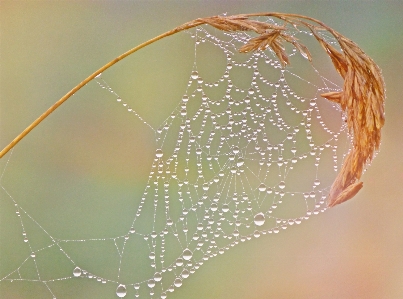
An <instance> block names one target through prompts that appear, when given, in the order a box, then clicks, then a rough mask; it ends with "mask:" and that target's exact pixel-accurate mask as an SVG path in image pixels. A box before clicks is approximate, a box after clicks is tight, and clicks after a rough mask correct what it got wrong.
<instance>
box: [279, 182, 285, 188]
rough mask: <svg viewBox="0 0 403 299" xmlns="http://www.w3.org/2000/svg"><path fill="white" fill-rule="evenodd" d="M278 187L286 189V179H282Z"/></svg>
mask: <svg viewBox="0 0 403 299" xmlns="http://www.w3.org/2000/svg"><path fill="white" fill-rule="evenodd" d="M278 187H279V188H280V189H284V188H285V182H284V181H281V182H280V184H278Z"/></svg>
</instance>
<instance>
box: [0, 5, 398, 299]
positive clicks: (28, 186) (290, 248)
mask: <svg viewBox="0 0 403 299" xmlns="http://www.w3.org/2000/svg"><path fill="white" fill-rule="evenodd" d="M263 11H278V12H289V13H299V14H303V15H307V16H311V17H314V18H317V19H319V20H321V21H323V22H325V23H326V24H327V25H330V26H331V27H333V28H334V29H336V30H337V31H339V32H341V33H343V34H344V35H346V36H347V37H349V38H351V39H352V40H354V41H355V42H357V43H358V45H359V46H360V47H361V48H362V49H363V50H364V51H365V52H366V53H367V54H369V55H370V56H371V57H372V58H373V59H374V60H375V61H376V62H377V63H378V65H379V66H380V67H381V68H382V70H383V75H384V78H385V81H386V84H387V97H388V98H387V104H386V125H385V128H384V131H383V142H382V148H381V152H380V153H379V155H378V157H377V158H376V159H375V160H374V162H373V164H372V165H371V167H370V168H369V170H368V171H367V173H365V175H364V177H363V181H364V189H363V190H362V191H360V193H359V194H358V195H357V196H356V197H355V198H354V199H353V200H350V201H349V202H347V203H344V204H342V205H340V206H338V207H336V208H334V209H331V210H329V211H327V212H326V213H323V214H321V215H319V216H317V217H313V218H312V219H310V220H309V221H307V222H304V223H303V224H302V225H300V226H298V227H293V228H292V229H289V230H287V231H284V232H282V233H281V234H279V235H273V236H266V237H264V238H259V239H255V240H252V241H249V242H246V243H243V244H240V245H238V246H236V247H235V248H233V249H231V250H229V251H228V252H227V253H226V254H224V255H223V256H221V257H219V258H216V259H213V260H212V261H209V262H207V263H205V265H203V266H202V267H201V268H200V269H199V270H198V271H197V272H196V273H195V274H193V275H191V276H190V277H189V278H188V279H186V280H185V282H184V284H183V286H182V287H181V288H179V289H177V290H176V291H175V292H174V293H173V294H171V296H170V297H169V298H220V299H221V298H232V299H235V298H403V201H402V199H403V184H402V182H403V158H402V156H401V153H402V148H403V120H402V117H401V116H400V113H401V111H402V110H403V104H402V101H401V91H402V87H401V86H402V84H401V82H403V75H402V73H403V72H402V69H403V35H402V34H401V32H402V30H403V18H402V16H401V13H402V11H403V2H402V1H381V0H379V1H284V0H283V1H1V2H0V26H1V27H0V55H1V56H0V100H1V102H0V103H1V106H0V108H1V111H0V113H1V114H0V117H1V119H0V121H1V123H0V129H1V131H0V133H1V135H0V147H1V148H3V147H4V146H5V145H7V144H8V143H9V142H10V141H11V140H12V139H13V138H14V137H15V136H16V135H18V134H19V133H20V132H21V131H22V130H23V129H24V128H25V127H26V126H27V125H29V124H30V123H31V122H32V121H33V120H34V119H35V118H37V117H38V116H39V115H40V114H41V113H42V112H43V111H45V110H46V109H47V108H48V107H49V106H51V105H52V104H53V103H54V102H55V101H56V100H57V99H59V98H60V97H61V96H63V95H64V94H65V93H66V92H67V91H69V90H70V89H71V88H72V87H73V86H75V85H76V84H77V83H79V82H80V81H81V80H83V79H84V78H85V77H87V76H88V75H89V74H91V73H92V72H93V71H95V70H96V69H98V68H99V67H100V66H102V65H104V64H105V63H106V62H108V61H110V60H112V59H113V58H114V57H116V56H118V55H120V54H121V53H123V52H125V51H126V50H128V49H130V48H132V47H134V46H135V45H137V44H139V43H141V42H143V41H145V40H147V39H149V38H152V37H154V36H156V35H158V34H160V33H162V32H165V31H167V30H169V29H171V28H173V27H175V26H177V25H180V24H182V23H184V22H186V21H189V20H192V19H195V18H198V17H205V16H211V15H217V14H222V13H224V12H227V13H228V14H239V13H252V12H263ZM184 40H185V39H180V38H178V39H177V38H176V37H172V38H168V39H166V40H164V41H161V42H159V43H158V44H156V45H153V46H151V47H150V48H147V49H146V50H143V51H141V52H139V53H137V54H135V55H134V56H133V57H131V58H128V59H127V60H126V61H125V62H123V63H122V62H121V63H119V64H118V65H116V66H115V67H113V69H112V70H111V71H108V72H106V73H105V74H104V77H105V79H106V80H107V82H108V83H109V84H110V85H111V86H112V87H113V88H114V89H115V90H116V91H118V93H119V94H120V95H121V96H122V97H124V98H125V99H126V100H127V102H129V103H130V105H131V106H132V107H133V108H134V109H135V110H136V111H137V112H138V113H139V114H140V115H142V116H143V117H144V119H146V120H147V121H148V122H149V123H150V124H151V125H153V126H157V125H158V124H159V123H161V122H162V121H163V120H164V118H165V117H166V116H167V113H169V111H172V109H173V108H174V107H175V106H176V104H177V100H178V99H179V98H180V96H181V95H182V94H183V92H184V90H185V88H186V78H188V75H189V70H190V69H191V67H192V63H193V56H192V50H191V49H192V44H191V43H189V42H188V43H186V42H185V41H184ZM188 40H189V39H188ZM183 53H190V54H191V55H190V56H186V55H183ZM167 57H169V58H167ZM154 150H155V144H154V143H153V136H152V134H151V131H150V130H148V129H147V127H146V126H144V125H143V124H142V123H141V121H139V120H138V119H136V118H134V117H133V116H132V115H129V114H128V113H123V109H122V107H121V106H119V105H116V104H115V103H114V100H113V98H112V97H111V96H110V95H108V94H107V93H105V92H104V91H102V90H101V89H99V88H98V87H97V86H96V85H95V84H89V85H88V86H86V87H85V88H84V89H83V90H82V91H80V92H79V93H77V94H76V95H75V96H74V97H73V98H71V99H70V100H69V101H68V102H66V103H65V104H63V106H62V107H60V108H59V109H58V110H57V111H56V112H55V113H53V114H52V115H51V116H50V117H49V118H48V119H47V120H46V121H44V122H43V123H42V124H41V125H40V126H39V127H38V128H36V129H35V130H34V131H32V133H31V134H30V135H29V136H28V137H27V138H25V139H24V140H23V141H22V142H21V143H20V144H19V145H18V146H17V147H16V148H15V150H14V152H13V157H12V159H10V163H9V165H8V169H7V171H6V172H5V174H4V177H3V182H2V185H3V186H4V187H5V189H6V190H7V191H8V192H9V193H10V195H11V196H12V198H14V200H16V201H17V202H18V204H19V205H21V206H22V207H23V208H24V209H25V210H26V211H28V213H29V214H30V215H31V216H32V217H33V218H34V219H35V220H37V221H38V222H39V224H41V225H42V226H43V228H44V229H45V230H46V231H47V232H48V233H49V234H50V235H52V236H54V237H55V238H60V239H69V238H83V239H84V238H93V237H94V238H97V237H109V236H116V235H119V234H122V231H124V230H125V229H127V228H128V227H130V222H131V219H132V217H131V215H132V213H133V210H134V209H135V207H136V204H137V203H138V199H136V198H138V197H140V196H141V193H142V190H143V188H144V184H145V180H146V177H147V175H148V172H149V166H150V164H151V160H152V156H153V152H154ZM9 155H10V154H8V155H7V156H5V157H4V158H3V159H1V160H0V167H1V170H3V169H4V167H5V164H6V162H7V160H8V157H9ZM0 197H1V200H0V217H1V218H0V277H4V276H5V275H7V274H8V273H10V272H11V271H12V270H14V269H15V268H16V267H18V265H20V264H21V263H22V262H23V261H24V259H25V258H26V257H27V256H28V255H29V253H30V250H29V249H28V248H27V245H26V244H25V243H24V242H23V236H22V231H21V224H20V223H19V221H18V217H17V216H16V214H15V207H14V205H13V203H12V201H11V200H10V197H9V196H8V195H7V193H6V192H4V190H1V192H0ZM23 217H25V216H24V215H23ZM125 219H127V223H126V222H125V221H126V220H125ZM24 221H25V223H26V226H27V227H26V230H27V232H28V233H29V235H30V236H32V237H31V239H32V240H36V242H38V243H37V244H36V243H35V242H34V241H33V242H32V244H31V246H32V247H33V249H35V248H42V247H44V246H46V244H47V243H46V242H49V239H48V237H46V236H45V234H44V232H43V231H41V230H35V225H33V224H32V223H30V221H31V220H30V219H28V218H27V217H25V218H24ZM77 236H78V237H77ZM35 246H36V247H35ZM91 246H93V247H92V248H86V250H87V251H88V252H82V254H81V251H80V250H79V248H77V249H76V250H78V252H80V254H81V258H82V259H84V260H83V261H79V262H85V256H86V255H93V256H96V257H98V258H99V259H100V264H102V263H101V260H102V258H103V257H104V258H105V259H107V260H110V265H109V264H108V263H106V264H102V267H100V269H99V271H107V269H106V268H108V267H111V269H112V268H113V267H114V266H115V265H116V264H115V263H116V261H115V260H114V258H116V259H117V254H116V251H114V250H113V249H110V248H109V249H108V248H103V249H101V246H98V245H97V244H93V245H91ZM72 250H73V249H72ZM78 252H77V253H78ZM80 254H78V255H77V256H80ZM106 257H108V258H106ZM38 259H39V260H38V264H39V265H40V266H39V267H43V269H42V268H41V269H40V270H41V271H42V273H43V277H41V279H42V280H46V279H50V278H54V276H71V272H68V273H65V272H63V271H64V270H60V269H65V268H67V269H69V267H70V266H69V264H68V263H66V262H65V261H64V260H63V259H62V258H60V253H59V252H57V251H56V250H54V251H49V252H48V253H47V254H46V256H45V255H44V256H43V257H39V256H38ZM33 267H34V264H32V265H31V267H24V268H22V269H21V272H22V275H23V276H24V277H34V276H35V273H28V270H27V269H29V268H33ZM49 269H51V270H49ZM59 270H60V273H59V272H58V271H59ZM111 271H112V270H111ZM30 275H31V276H30ZM50 286H51V289H52V290H55V295H57V298H73V297H74V298H116V297H115V296H114V290H115V288H116V285H113V284H106V285H100V284H99V283H96V282H88V280H80V281H79V282H77V281H74V280H70V281H67V282H59V283H53V284H50ZM131 291H132V290H131ZM0 297H1V298H51V295H50V293H49V292H48V291H47V290H46V287H45V286H44V285H42V284H40V283H28V282H26V283H19V282H1V283H0ZM127 297H128V298H133V297H134V292H131V293H129V294H128V296H127Z"/></svg>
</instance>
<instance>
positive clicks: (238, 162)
mask: <svg viewBox="0 0 403 299" xmlns="http://www.w3.org/2000/svg"><path fill="white" fill-rule="evenodd" d="M243 164H244V160H243V158H239V159H238V161H237V162H236V166H238V167H241V166H242V165H243Z"/></svg>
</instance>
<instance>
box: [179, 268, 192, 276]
mask: <svg viewBox="0 0 403 299" xmlns="http://www.w3.org/2000/svg"><path fill="white" fill-rule="evenodd" d="M181 275H182V277H183V278H188V277H189V275H190V273H189V270H187V269H183V271H182V274H181Z"/></svg>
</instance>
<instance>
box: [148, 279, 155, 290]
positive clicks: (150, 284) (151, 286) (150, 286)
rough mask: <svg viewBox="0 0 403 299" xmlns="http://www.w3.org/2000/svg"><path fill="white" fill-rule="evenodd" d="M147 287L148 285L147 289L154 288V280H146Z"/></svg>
mask: <svg viewBox="0 0 403 299" xmlns="http://www.w3.org/2000/svg"><path fill="white" fill-rule="evenodd" d="M147 285H148V287H149V288H153V287H155V280H154V279H150V280H148V281H147Z"/></svg>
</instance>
